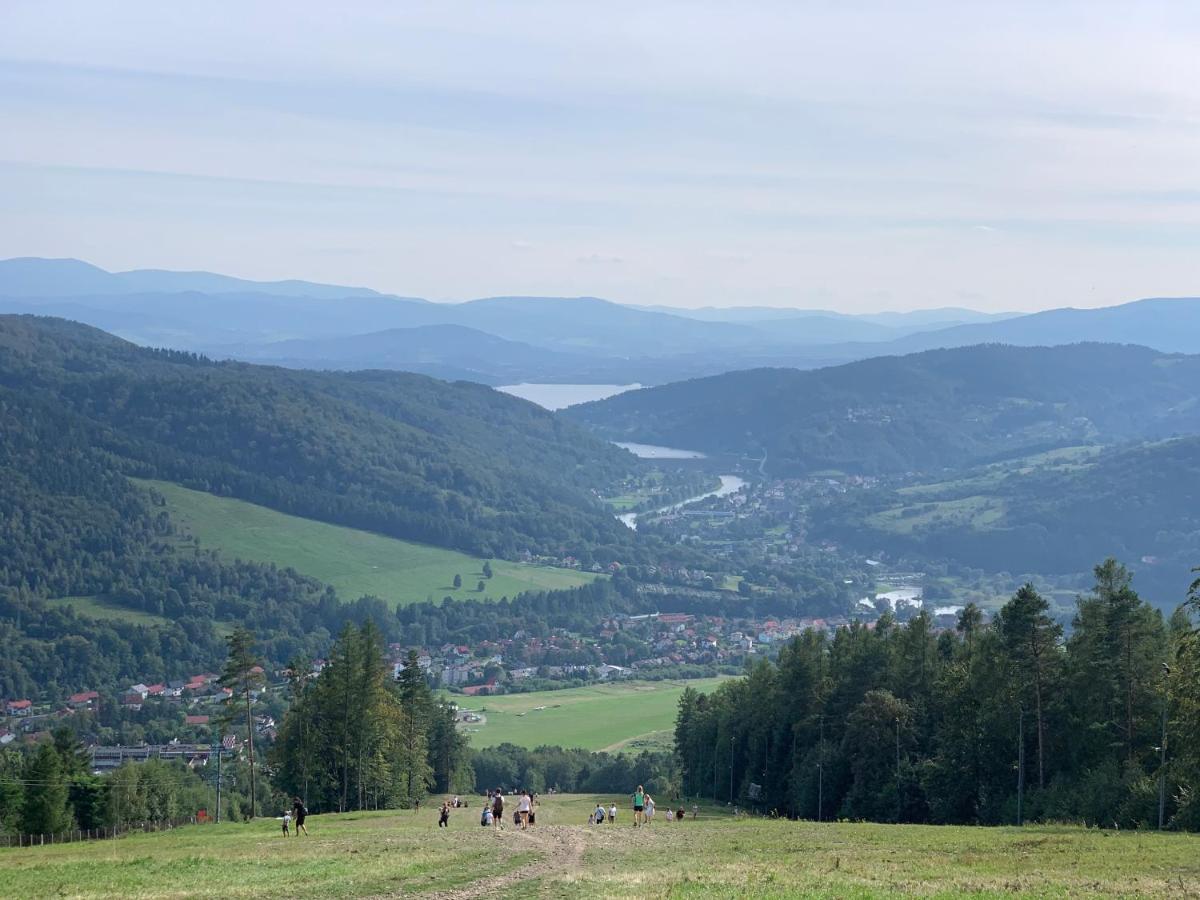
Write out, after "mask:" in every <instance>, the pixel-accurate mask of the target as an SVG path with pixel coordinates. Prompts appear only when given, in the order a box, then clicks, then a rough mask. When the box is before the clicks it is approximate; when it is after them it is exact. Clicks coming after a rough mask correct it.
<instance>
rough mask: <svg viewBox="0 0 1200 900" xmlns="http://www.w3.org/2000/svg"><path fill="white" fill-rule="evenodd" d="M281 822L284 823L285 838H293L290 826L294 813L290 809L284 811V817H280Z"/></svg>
mask: <svg viewBox="0 0 1200 900" xmlns="http://www.w3.org/2000/svg"><path fill="white" fill-rule="evenodd" d="M279 821H280V822H282V823H283V836H284V837H291V836H292V832H291V830H290V828H289V826H290V825H291V824H292V811H291V810H290V809H285V810H284V811H283V815H282V816H280V817H279Z"/></svg>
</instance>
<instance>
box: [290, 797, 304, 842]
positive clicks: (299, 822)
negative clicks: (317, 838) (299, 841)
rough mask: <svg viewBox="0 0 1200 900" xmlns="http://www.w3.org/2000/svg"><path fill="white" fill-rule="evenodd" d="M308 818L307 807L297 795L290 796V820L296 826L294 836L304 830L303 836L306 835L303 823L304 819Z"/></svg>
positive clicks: (297, 835)
mask: <svg viewBox="0 0 1200 900" xmlns="http://www.w3.org/2000/svg"><path fill="white" fill-rule="evenodd" d="M307 818H308V809H307V808H306V807H305V806H304V804H303V803H302V802H301V800H300V798H299V797H293V798H292V822H293V823H294V824H295V826H296V837H299V836H300V832H302V831H303V832H304V836H305V837H308V829H307V828H306V827H305V825H304V820H305V819H307Z"/></svg>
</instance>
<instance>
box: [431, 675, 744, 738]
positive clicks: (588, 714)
mask: <svg viewBox="0 0 1200 900" xmlns="http://www.w3.org/2000/svg"><path fill="white" fill-rule="evenodd" d="M720 681H721V679H719V678H702V679H697V680H695V681H623V682H618V683H615V684H605V685H598V686H596V687H586V688H569V689H567V690H562V691H535V692H533V693H529V694H507V695H504V696H500V697H462V696H460V695H451V696H452V698H453V699H454V700H455V701H456V702H457V703H458V704H459V705H460V706H461V707H463V708H464V709H470V710H475V711H479V712H480V713H481V714H482V715H483V716H484V718H485V720H486V721H485V722H484V723H483V724H471V725H469V726H467V727H468V730H469V733H470V735H471V745H472V746H474V747H494V746H496V745H497V744H503V743H511V744H516V745H517V746H523V747H536V746H538V745H540V744H553V745H558V746H561V747H582V748H584V749H585V750H627V751H637V750H642V749H658V748H662V747H663V746H666V745H668V744H669V743H670V741H671V730H672V729H673V728H674V727H675V711H676V708H677V706H678V703H679V695H680V694H682V693H683V690H684V688H685V687H692V688H694V689H696V690H698V691H705V692H706V691H711V690H712V689H713V688H714V687H715V686H716V685H717V684H718V683H719V682H720Z"/></svg>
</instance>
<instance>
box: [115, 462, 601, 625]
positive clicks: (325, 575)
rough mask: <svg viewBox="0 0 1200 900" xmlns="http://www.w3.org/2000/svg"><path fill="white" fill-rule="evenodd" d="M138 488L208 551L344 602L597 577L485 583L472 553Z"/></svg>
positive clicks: (488, 595)
mask: <svg viewBox="0 0 1200 900" xmlns="http://www.w3.org/2000/svg"><path fill="white" fill-rule="evenodd" d="M138 483H139V484H141V485H143V486H145V487H149V488H153V489H154V490H155V491H157V492H158V493H159V494H161V495H162V496H163V497H165V498H166V501H167V508H168V510H169V511H170V514H171V517H172V519H174V520H175V522H176V523H177V524H178V525H179V526H180V527H181V528H182V529H183V530H185V531H187V532H188V533H189V534H190V535H192V536H194V537H195V538H196V539H197V540H198V541H199V542H200V546H201V547H207V548H209V549H213V550H217V551H218V552H220V553H221V554H222V555H223V556H226V557H229V558H230V559H242V560H246V561H248V562H262V563H275V564H277V565H279V566H283V567H288V568H292V569H295V570H296V571H297V572H299V573H301V574H302V575H308V576H310V577H312V578H316V579H318V580H319V581H323V582H325V583H326V584H330V585H332V586H333V587H334V589H336V590H337V592H338V595H339V596H340V597H341V598H342V599H343V600H355V599H357V598H359V597H362V596H364V595H367V594H370V595H373V596H376V597H379V598H380V599H383V600H386V601H387V602H389V603H391V604H392V605H405V604H408V603H416V602H420V601H423V600H425V599H427V598H432V599H433V600H435V601H440V600H441V599H442V598H443V597H454V598H455V599H457V600H484V601H487V600H498V599H500V598H501V597H514V596H516V595H517V594H520V593H523V592H524V591H539V590H556V589H559V588H572V587H577V586H579V585H581V584H586V583H588V582H590V581H592V580H594V579H595V578H596V577H598V576H596V575H593V574H591V573H584V572H576V571H573V570H571V569H557V568H552V567H549V566H532V565H522V564H520V563H512V562H506V561H503V560H491V567H492V573H493V577H492V578H491V579H485V578H484V576H483V560H482V559H475V558H473V557H471V556H468V555H466V554H465V553H459V552H457V551H454V550H445V549H443V548H441V547H431V546H428V545H426V544H415V543H412V542H410V541H401V540H397V539H395V538H390V537H384V536H383V535H379V534H373V533H371V532H368V531H359V530H357V529H354V528H343V527H341V526H339V525H329V524H326V523H324V522H317V521H314V520H312V519H303V518H300V517H298V516H289V515H286V514H284V513H281V512H276V511H275V510H273V509H267V508H266V507H263V506H256V505H255V504H252V503H245V502H243V501H241V500H233V499H230V498H227V497H216V496H214V495H212V494H206V493H204V492H202V491H193V490H189V489H188V488H184V487H180V486H179V485H176V484H170V483H167V482H162V481H139V482H138ZM455 575H459V576H461V578H462V586H461V587H459V588H455V587H454V576H455ZM480 581H483V582H484V590H483V591H482V592H481V591H479V590H478V584H479V582H480Z"/></svg>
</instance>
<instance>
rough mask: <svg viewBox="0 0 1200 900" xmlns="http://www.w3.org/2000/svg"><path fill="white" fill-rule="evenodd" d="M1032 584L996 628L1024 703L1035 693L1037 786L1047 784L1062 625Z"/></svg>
mask: <svg viewBox="0 0 1200 900" xmlns="http://www.w3.org/2000/svg"><path fill="white" fill-rule="evenodd" d="M1049 610H1050V604H1049V603H1047V602H1046V601H1045V600H1044V599H1043V598H1042V596H1041V595H1040V594H1038V592H1037V590H1035V589H1034V586H1033V585H1032V584H1025V585H1023V586H1022V587H1021V588H1020V589H1019V590H1018V591H1017V593H1016V594H1015V595H1014V596H1013V598H1012V599H1011V600H1009V601H1008V603H1006V604H1005V605H1004V607H1003V608H1002V609H1001V610H1000V614H999V616H997V618H996V628H997V630H998V631H999V632H1000V636H1001V639H1002V640H1003V641H1004V648H1005V651H1006V655H1007V657H1008V661H1009V664H1010V667H1011V673H1010V677H1011V678H1012V679H1013V686H1014V689H1015V693H1016V694H1017V697H1018V698H1019V700H1020V702H1021V703H1022V705H1024V704H1025V702H1026V700H1027V699H1029V698H1030V695H1032V700H1033V709H1034V719H1035V723H1036V728H1037V761H1038V788H1044V787H1045V786H1046V752H1045V745H1046V727H1045V702H1046V697H1047V696H1048V693H1049V692H1050V690H1051V688H1052V683H1053V681H1054V679H1055V674H1056V673H1057V671H1058V642H1059V639H1060V638H1061V637H1062V626H1061V625H1059V624H1058V623H1056V622H1055V621H1054V620H1053V619H1051V618H1050V616H1049V615H1048V613H1049Z"/></svg>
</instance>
